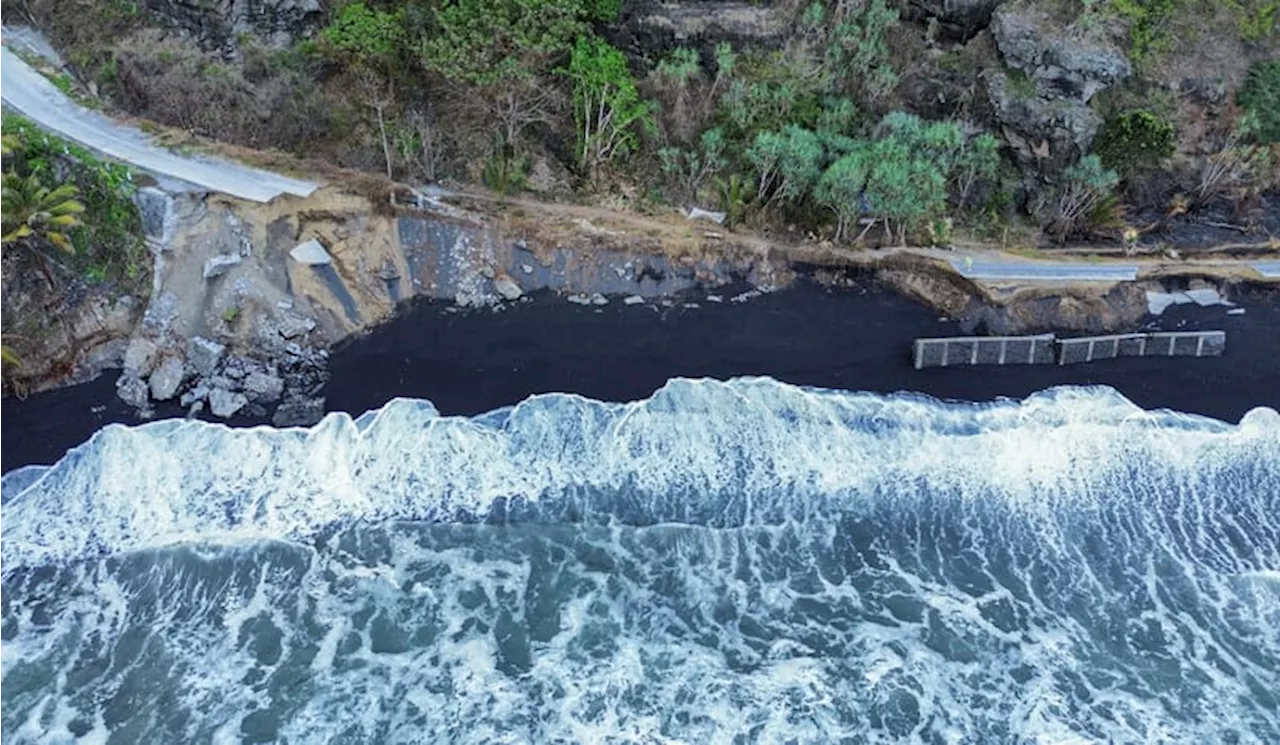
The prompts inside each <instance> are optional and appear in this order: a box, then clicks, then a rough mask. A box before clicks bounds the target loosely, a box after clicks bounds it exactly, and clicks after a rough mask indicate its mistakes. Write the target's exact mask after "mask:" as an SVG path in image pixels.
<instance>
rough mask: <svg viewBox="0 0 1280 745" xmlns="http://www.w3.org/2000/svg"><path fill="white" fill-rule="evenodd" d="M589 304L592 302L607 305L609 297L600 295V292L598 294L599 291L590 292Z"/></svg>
mask: <svg viewBox="0 0 1280 745" xmlns="http://www.w3.org/2000/svg"><path fill="white" fill-rule="evenodd" d="M591 304H592V305H608V304H609V298H607V297H605V296H604V295H601V294H600V293H598V292H596V293H592V295H591Z"/></svg>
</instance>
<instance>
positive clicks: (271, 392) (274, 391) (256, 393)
mask: <svg viewBox="0 0 1280 745" xmlns="http://www.w3.org/2000/svg"><path fill="white" fill-rule="evenodd" d="M244 391H245V393H246V394H248V395H249V397H250V398H252V399H253V400H255V401H266V402H275V401H279V400H280V396H282V395H283V394H284V381H283V380H281V379H280V378H278V377H276V376H275V375H269V374H267V373H263V372H251V373H249V375H248V376H247V377H245V379H244Z"/></svg>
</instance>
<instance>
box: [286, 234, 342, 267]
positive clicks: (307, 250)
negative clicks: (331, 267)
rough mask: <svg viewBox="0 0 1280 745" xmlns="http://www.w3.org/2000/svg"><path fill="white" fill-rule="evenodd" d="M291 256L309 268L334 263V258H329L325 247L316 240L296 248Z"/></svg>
mask: <svg viewBox="0 0 1280 745" xmlns="http://www.w3.org/2000/svg"><path fill="white" fill-rule="evenodd" d="M289 256H290V257H292V258H293V260H294V261H296V262H298V263H299V264H306V265H308V266H323V265H325V264H332V263H333V257H331V256H329V252H328V251H326V250H324V246H323V245H321V244H320V241H318V240H316V239H315V238H312V239H311V240H308V241H303V242H302V243H299V244H298V245H296V246H294V247H293V250H292V251H290V252H289Z"/></svg>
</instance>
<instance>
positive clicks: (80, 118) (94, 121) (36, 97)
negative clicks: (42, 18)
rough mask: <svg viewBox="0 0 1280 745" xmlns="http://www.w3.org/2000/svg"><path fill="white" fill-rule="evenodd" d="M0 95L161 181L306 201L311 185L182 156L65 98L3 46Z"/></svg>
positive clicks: (34, 116)
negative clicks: (169, 179)
mask: <svg viewBox="0 0 1280 745" xmlns="http://www.w3.org/2000/svg"><path fill="white" fill-rule="evenodd" d="M0 55H2V57H0V62H2V63H3V64H0V97H2V98H3V100H4V104H5V106H7V107H10V108H13V109H16V110H17V111H20V112H22V114H24V115H25V116H27V117H28V118H30V119H32V120H33V121H35V122H36V123H37V124H39V125H40V126H41V127H43V128H44V129H47V130H49V131H51V132H56V133H57V134H59V135H62V136H63V137H66V138H67V139H70V140H74V141H76V142H78V143H80V144H81V145H84V146H86V147H88V148H90V149H92V150H96V151H98V152H100V153H103V154H104V155H107V156H108V157H111V158H114V159H116V160H121V161H124V162H126V163H129V164H131V165H133V166H136V167H137V168H139V169H141V170H143V171H149V172H151V173H154V174H156V175H157V176H160V177H169V178H174V179H178V180H180V181H185V182H187V183H190V184H194V185H195V186H197V187H200V188H203V189H206V190H208V191H216V192H222V193H224V194H230V195H231V196H234V197H239V198H241V199H249V200H252V201H255V202H270V201H271V200H272V199H275V198H276V197H278V196H280V195H281V194H293V195H295V196H300V197H306V196H309V195H310V194H311V192H313V191H315V189H316V184H313V183H310V182H308V181H299V180H297V179H291V178H286V177H284V176H280V175H278V174H275V173H270V172H269V171H262V170H258V169H256V168H248V167H246V166H242V165H238V164H236V163H231V162H228V161H225V160H216V159H213V158H203V157H200V158H196V157H188V156H181V155H177V154H175V153H172V152H170V151H169V150H166V149H164V148H162V147H159V146H157V145H155V144H154V143H152V142H151V141H150V140H149V139H148V138H147V137H146V135H144V134H143V133H142V132H139V131H137V130H135V129H132V128H130V127H126V126H124V125H121V124H119V123H117V122H114V121H112V120H111V119H109V118H107V117H105V116H103V115H102V114H99V113H97V112H94V111H90V110H88V109H86V108H84V107H83V106H81V105H79V104H78V103H76V102H75V101H73V100H71V99H70V98H68V97H67V96H66V95H65V94H63V93H62V91H60V90H58V89H57V88H55V87H54V86H53V84H52V83H50V82H49V81H48V80H47V79H46V78H45V77H44V76H43V75H41V74H40V73H38V72H36V71H35V70H33V69H31V67H30V66H29V65H27V63H26V62H24V61H23V60H22V59H21V58H20V57H18V56H17V55H16V54H14V53H13V52H11V51H9V49H8V48H7V47H4V48H0Z"/></svg>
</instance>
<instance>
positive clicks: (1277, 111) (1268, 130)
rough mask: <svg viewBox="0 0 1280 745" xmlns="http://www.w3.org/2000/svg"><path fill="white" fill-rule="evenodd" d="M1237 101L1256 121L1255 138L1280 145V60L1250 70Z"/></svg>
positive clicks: (1263, 63) (1261, 63) (1254, 126)
mask: <svg viewBox="0 0 1280 745" xmlns="http://www.w3.org/2000/svg"><path fill="white" fill-rule="evenodd" d="M1236 100H1237V101H1238V102H1239V104H1240V107H1241V108H1243V109H1244V110H1245V112H1246V113H1248V114H1249V116H1250V117H1252V118H1253V121H1252V128H1253V136H1254V137H1255V138H1256V139H1257V140H1258V141H1259V142H1262V143H1264V144H1266V143H1272V142H1280V59H1275V60H1269V61H1267V62H1259V63H1257V64H1255V65H1254V66H1253V67H1251V68H1250V69H1249V73H1248V75H1247V76H1245V79H1244V85H1242V86H1240V92H1239V93H1238V94H1237V97H1236Z"/></svg>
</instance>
